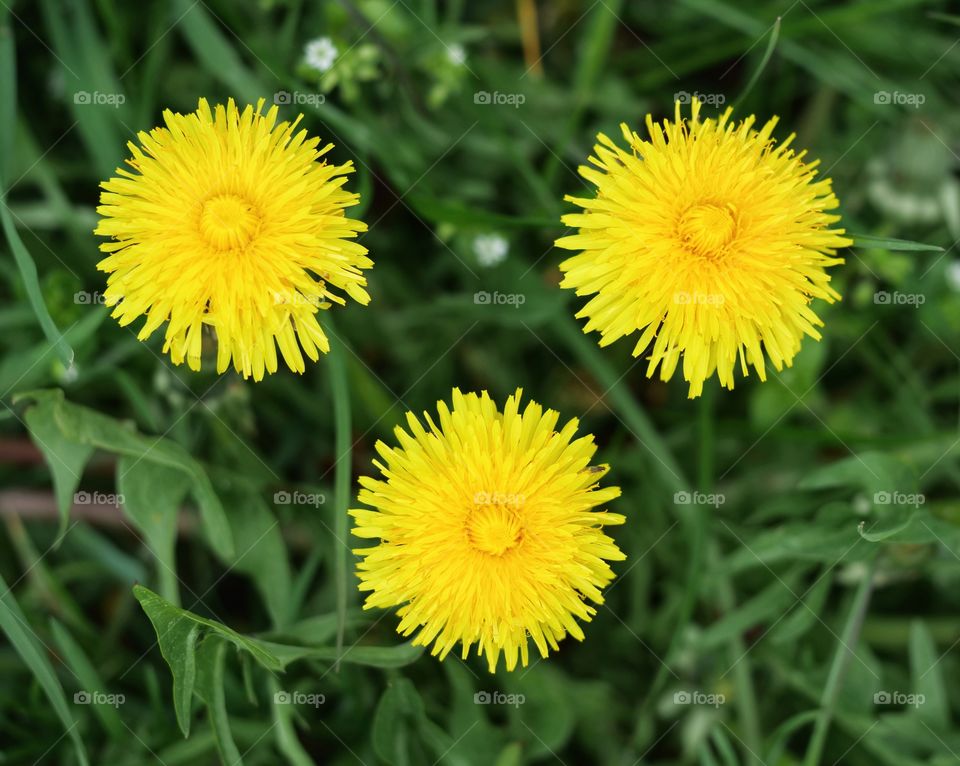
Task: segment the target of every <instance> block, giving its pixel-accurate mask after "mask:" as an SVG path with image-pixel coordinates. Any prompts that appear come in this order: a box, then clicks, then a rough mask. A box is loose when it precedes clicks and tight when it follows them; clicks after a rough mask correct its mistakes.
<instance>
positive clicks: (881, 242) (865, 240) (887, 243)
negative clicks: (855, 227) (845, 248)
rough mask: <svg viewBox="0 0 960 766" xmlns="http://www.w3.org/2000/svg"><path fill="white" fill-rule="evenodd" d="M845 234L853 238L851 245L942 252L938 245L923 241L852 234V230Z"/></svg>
mask: <svg viewBox="0 0 960 766" xmlns="http://www.w3.org/2000/svg"><path fill="white" fill-rule="evenodd" d="M847 236H848V237H850V238H851V239H853V247H879V248H882V249H884V250H915V251H921V250H922V251H930V252H934V253H942V252H943V248H942V247H940V246H939V245H927V244H924V243H923V242H911V241H909V240H906V239H890V238H888V237H873V236H870V235H869V234H854V233H852V232H848V233H847Z"/></svg>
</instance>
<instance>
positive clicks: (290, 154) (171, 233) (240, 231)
mask: <svg viewBox="0 0 960 766" xmlns="http://www.w3.org/2000/svg"><path fill="white" fill-rule="evenodd" d="M263 103H264V102H263V100H262V99H261V100H260V101H259V102H258V103H257V106H256V109H254V108H253V107H251V106H247V107H246V108H245V109H244V110H243V111H242V112H241V111H240V110H239V109H238V108H237V106H236V105H235V104H234V102H233V99H231V100H230V101H229V102H228V103H227V105H226V106H223V105H217V106H215V107H214V109H213V110H212V111H211V109H210V106H209V105H208V104H207V102H206V100H205V99H200V105H199V107H198V109H197V111H196V112H193V113H191V114H186V115H183V114H175V113H173V112H171V111H169V110H167V111H165V112H164V113H163V119H164V122H165V124H166V127H159V128H154V129H153V130H151V131H150V132H149V133H144V132H141V133H139V134H138V136H137V137H138V139H139V142H140V146H137V145H135V144H133V143H132V142H131V143H129V144H128V147H129V149H130V153H131V155H132V158H131V159H128V160H127V161H126V162H127V164H128V165H129V166H130V168H132V170H128V169H125V168H118V169H117V177H114V178H111V179H110V180H109V181H106V182H104V183H103V184H101V186H102V189H103V191H102V192H101V195H100V206H99V207H98V208H97V212H98V213H99V214H100V215H101V216H103V217H102V219H101V220H100V222H99V225H98V226H97V229H96V232H95V233H96V234H99V235H101V236H104V237H110V241H108V242H104V243H102V244H101V245H100V249H101V250H103V251H104V252H105V253H109V255H108V256H107V257H106V258H104V259H103V260H102V261H100V263H99V264H98V265H97V268H99V269H100V270H101V271H105V272H108V273H109V275H110V276H109V277H108V278H107V288H106V291H105V292H104V300H105V302H106V304H107V305H108V306H115V308H114V310H113V316H114V317H116V318H117V319H118V320H119V322H120V324H121V325H124V326H126V325H128V324H130V323H131V322H133V321H134V320H135V319H137V318H138V317H140V316H141V315H142V316H144V317H145V322H144V324H143V327H142V329H141V330H140V332H139V335H138V337H139V339H140V340H146V339H147V338H148V337H149V336H150V335H151V334H152V333H153V332H154V331H155V330H156V329H157V328H158V327H160V325H162V324H164V323H165V322H166V323H167V327H166V334H165V343H164V347H163V350H164V353H169V354H170V358H171V359H172V360H173V362H174V363H176V364H182V363H183V362H184V360H186V362H187V364H188V365H189V366H190V368H191V369H193V370H199V369H200V356H201V341H202V336H203V328H204V325H206V326H207V327H208V328H210V329H212V330H213V331H214V333H215V337H216V344H217V372H223V371H225V370H226V369H227V367H228V366H229V365H230V363H231V360H232V362H233V366H234V368H235V369H236V370H237V371H238V372H240V373H241V374H242V375H243V376H244V377H245V378H247V377H250V376H251V375H252V376H253V378H254V379H255V380H260V379H262V378H263V375H264V372H270V373H273V372H276V369H277V347H279V348H280V353H281V355H282V356H283V359H284V361H285V362H286V363H287V365H288V366H289V367H290V368H291V369H292V370H295V371H296V372H303V371H304V369H305V366H304V359H303V354H302V353H301V351H300V349H301V347H302V349H303V352H304V353H306V355H307V356H308V357H309V358H310V359H312V360H313V361H316V360H317V359H318V358H319V354H318V351H321V352H324V353H325V352H327V351H328V350H329V347H330V346H329V342H328V340H327V337H326V335H325V334H324V332H323V330H322V329H321V327H320V324H319V322H318V321H317V312H318V311H319V310H320V309H325V308H328V307H329V306H330V305H331V303H339V304H343V303H344V302H345V299H344V297H343V296H341V295H340V294H338V293H337V292H335V290H336V291H342V292H343V293H345V294H346V295H348V296H350V297H351V298H353V299H354V300H356V301H358V302H359V303H361V304H366V303H368V302H369V300H370V297H369V295H368V294H367V292H366V290H364V286H365V285H366V279H365V278H364V276H363V273H362V272H363V269H367V268H370V267H371V266H372V265H373V262H372V261H371V260H370V259H369V258H367V256H366V252H367V251H366V248H364V247H362V246H361V245H359V244H358V243H357V242H355V241H352V240H353V238H355V237H356V236H357V234H358V233H359V232H361V231H364V230H365V228H366V226H365V224H363V223H362V222H360V221H354V220H351V219H349V218H347V217H346V216H345V214H344V208H347V207H350V206H351V205H355V204H356V203H357V201H358V200H359V197H358V195H356V194H351V193H348V192H346V191H344V189H343V184H344V182H345V181H346V174H348V173H351V172H353V166H352V163H350V162H347V163H345V164H343V165H332V164H328V163H327V162H326V161H319V162H318V160H319V159H320V158H321V157H323V155H325V154H326V153H327V152H328V151H329V150H330V149H331V148H332V147H333V145H332V144H327V145H326V146H322V147H321V146H320V141H319V139H317V138H307V132H306V131H305V130H301V131H299V132H297V133H295V132H294V131H295V130H296V127H297V124H298V123H299V122H300V119H301V118H302V116H303V115H300V116H299V117H297V119H296V120H294V121H293V122H279V123H278V122H277V107H275V106H274V107H271V109H270V110H269V111H268V112H267V113H266V114H263Z"/></svg>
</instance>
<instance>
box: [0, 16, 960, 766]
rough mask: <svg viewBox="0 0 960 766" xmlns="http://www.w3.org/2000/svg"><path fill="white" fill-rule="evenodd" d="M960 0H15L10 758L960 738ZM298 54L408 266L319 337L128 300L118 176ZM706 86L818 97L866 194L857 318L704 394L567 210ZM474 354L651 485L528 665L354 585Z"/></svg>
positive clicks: (807, 99)
mask: <svg viewBox="0 0 960 766" xmlns="http://www.w3.org/2000/svg"><path fill="white" fill-rule="evenodd" d="M531 9H532V10H535V11H536V12H537V17H536V18H533V17H531V16H530V11H531ZM953 10H954V9H953V8H951V7H950V5H949V4H948V3H946V2H942V1H941V0H924V1H923V2H921V0H876V1H870V2H868V1H867V0H856V1H851V2H840V3H838V2H828V1H827V0H807V1H806V2H802V3H799V4H794V5H790V3H785V2H782V3H781V2H772V1H771V0H747V1H745V2H740V3H733V2H729V1H728V0H682V1H681V2H676V3H652V2H649V3H627V2H619V0H618V1H614V0H604V1H603V2H600V3H597V4H594V5H591V4H589V3H585V4H578V3H573V2H570V1H569V0H559V2H552V3H535V2H527V0H521V1H520V2H517V3H506V2H503V3H488V2H481V3H477V4H468V3H464V2H460V1H459V0H454V2H447V3H437V2H433V1H432V0H403V2H400V3H392V2H390V0H345V1H344V2H313V3H308V2H303V0H243V1H242V2H234V1H232V0H206V1H205V2H199V3H193V2H191V0H175V2H171V3H146V4H143V3H141V4H137V3H125V2H119V0H96V2H93V1H92V0H41V2H39V3H26V2H19V3H13V2H9V3H7V4H0V192H2V201H0V202H2V204H0V225H2V229H3V236H2V240H0V241H2V244H0V258H3V259H4V264H5V268H4V269H2V270H0V274H2V278H0V293H2V297H3V300H2V303H0V402H2V404H3V407H0V430H2V433H0V477H2V481H0V518H2V519H3V521H4V525H3V526H2V532H0V671H2V674H3V678H4V683H3V684H0V763H4V764H7V763H9V764H20V763H23V764H38V763H42V764H47V763H50V764H69V765H70V766H76V765H77V764H87V763H94V764H101V763H104V764H117V765H118V766H141V764H142V765H144V766H145V765H146V764H154V763H157V762H161V763H164V764H167V766H175V765H176V766H201V764H202V765H203V766H206V765H207V764H211V763H217V762H220V763H224V764H241V763H242V764H247V765H248V766H260V765H264V766H265V765H267V764H269V766H274V765H275V764H278V763H288V764H292V765H293V766H308V765H309V764H313V763H329V764H334V765H339V764H354V763H357V762H361V763H364V764H369V766H374V764H396V765H398V766H401V765H402V766H405V765H407V764H410V765H411V766H414V765H415V764H448V765H453V766H486V765H487V764H496V766H520V764H542V763H543V764H545V763H552V762H563V763H567V764H578V763H591V764H594V763H596V764H611V765H615V766H619V765H620V764H623V765H625V766H629V765H631V764H639V763H648V764H654V763H656V764H703V766H714V765H716V766H735V765H736V766H739V765H740V764H759V763H766V764H769V765H770V766H774V765H775V764H777V765H780V764H783V765H786V764H799V763H807V764H813V763H824V764H833V763H844V764H852V765H853V766H867V765H869V766H874V764H888V765H889V766H904V765H906V766H913V765H915V764H935V765H939V764H947V763H953V762H955V760H956V755H955V754H956V753H957V752H960V727H958V725H957V721H956V720H955V719H954V716H957V715H958V713H960V698H958V696H957V693H956V691H955V689H954V687H953V685H952V684H951V679H953V678H954V677H956V674H957V672H958V671H960V667H958V659H957V651H958V650H957V639H958V637H960V618H958V617H957V616H956V615H957V614H958V610H960V596H958V592H960V589H958V587H957V585H958V583H960V497H958V495H957V487H958V486H960V441H958V436H960V434H958V416H957V412H958V406H960V405H958V396H960V370H958V355H960V346H958V344H957V341H956V339H957V338H958V337H960V260H958V257H957V254H956V251H955V248H953V244H954V243H955V242H956V241H957V240H958V239H960V187H958V184H957V179H956V170H957V164H958V160H957V157H956V155H955V153H954V152H955V149H956V146H958V145H960V120H958V118H957V114H956V108H955V102H956V98H955V91H956V82H957V79H958V77H960V46H956V45H955V42H956V31H957V30H956V25H957V23H958V17H957V16H956V15H955V14H954V13H953ZM320 37H328V38H329V39H330V42H331V44H332V45H333V46H335V47H336V49H337V56H336V58H335V60H334V61H333V62H332V63H331V66H330V67H329V68H328V69H326V70H325V71H322V72H321V71H318V70H317V69H315V68H311V66H309V62H308V61H307V60H306V57H305V46H306V44H307V43H308V42H310V41H311V40H314V39H316V38H320ZM531 41H533V43H538V45H539V53H537V52H534V51H535V50H536V45H534V46H533V47H531ZM525 46H526V47H525ZM283 93H287V94H297V98H298V99H299V101H298V103H295V104H283V103H281V104H280V113H281V116H282V118H283V119H290V118H292V117H294V116H295V115H296V113H297V112H299V111H302V112H304V115H305V116H304V120H303V122H302V125H303V127H304V128H306V129H307V130H308V132H309V133H310V134H311V135H318V136H319V137H320V138H321V140H322V141H324V142H326V141H328V140H329V141H331V142H332V143H334V144H335V145H336V146H335V148H334V150H333V151H332V152H331V153H330V155H329V156H330V158H331V160H332V161H336V162H345V161H348V160H350V161H352V162H353V163H354V165H355V167H356V171H357V172H356V174H355V175H353V176H351V177H350V178H349V180H348V181H347V186H348V188H349V189H350V190H352V191H359V192H360V193H361V196H362V202H361V205H359V206H358V207H356V208H353V209H352V210H351V214H352V215H355V216H357V217H362V218H363V220H365V221H366V222H367V223H368V224H369V227H370V228H369V231H368V232H367V233H365V234H364V235H363V240H362V241H363V243H364V244H365V245H366V246H367V247H368V248H369V250H370V252H371V256H372V258H373V259H374V261H375V262H376V266H375V268H374V269H373V270H372V272H371V274H370V286H369V287H370V293H371V295H372V298H373V299H372V302H371V304H370V306H368V307H366V308H364V307H360V306H351V307H349V308H347V309H337V308H335V309H334V310H332V311H331V312H330V314H331V318H332V319H334V320H335V322H336V324H335V325H334V324H332V323H330V322H325V329H326V330H327V332H328V333H329V335H330V337H331V343H332V346H333V348H332V350H331V353H330V354H329V355H328V356H326V357H325V358H323V359H321V360H320V362H319V363H317V364H315V365H312V366H310V367H309V368H308V369H307V371H306V373H305V374H304V375H302V376H296V375H293V374H291V373H289V372H288V371H285V370H284V371H281V372H279V373H278V374H276V375H273V376H270V377H269V378H268V379H267V380H265V381H263V382H261V383H253V382H249V381H243V380H241V379H240V378H239V377H238V376H236V375H235V374H234V373H232V372H229V373H227V374H225V375H222V376H217V375H215V374H214V373H212V372H211V371H210V370H211V367H210V366H209V365H208V364H207V362H208V361H209V357H206V358H205V359H204V371H203V372H201V373H193V372H190V371H189V370H187V369H185V368H177V367H174V366H173V365H171V363H170V361H169V357H168V356H166V355H165V354H164V352H163V341H162V339H161V338H160V336H159V335H157V336H156V337H154V338H151V339H150V340H148V341H147V342H140V341H138V340H137V338H136V334H137V332H138V330H139V327H138V326H130V327H120V326H119V325H118V324H117V322H115V321H114V320H113V319H111V318H109V317H108V314H109V310H108V309H106V308H105V307H103V306H102V305H100V304H101V303H102V299H101V296H102V293H103V290H104V287H105V284H104V275H103V273H102V272H98V271H97V270H96V263H97V261H98V260H99V258H100V256H101V253H100V252H99V251H98V249H97V247H98V242H97V239H98V238H97V237H95V236H94V235H93V234H92V230H93V228H94V226H95V225H96V221H97V217H98V216H97V213H96V207H97V205H98V195H99V187H98V185H99V183H100V182H101V181H103V180H105V179H106V178H108V177H110V176H111V175H113V174H114V173H115V169H116V168H117V166H118V165H119V164H120V163H121V162H122V161H123V158H124V156H126V142H127V141H131V140H135V138H136V134H137V133H138V132H139V131H148V130H150V129H151V128H152V127H154V126H156V125H159V124H161V123H162V112H163V110H164V109H173V110H175V111H181V112H185V111H189V110H192V109H194V108H195V107H196V102H197V99H198V98H199V97H201V96H203V97H206V98H208V99H210V100H211V101H224V100H226V99H227V98H228V97H234V98H236V99H237V100H238V101H241V102H254V103H255V102H256V101H257V100H259V99H264V100H265V101H266V103H267V105H272V104H274V103H275V101H277V100H279V101H282V99H279V95H280V94H283ZM484 93H486V94H492V93H499V94H502V95H507V96H510V97H511V98H512V100H511V101H510V103H501V104H497V103H490V102H488V103H485V102H484V99H483V98H482V95H483V94H484ZM683 93H687V94H693V93H700V94H703V95H706V96H712V97H713V98H712V101H713V102H715V103H712V104H706V105H704V110H705V111H706V112H710V110H714V111H715V110H717V109H721V108H725V107H726V106H733V107H734V108H735V115H748V114H751V113H752V114H755V115H756V116H757V119H758V121H760V122H763V121H765V120H766V118H768V117H770V116H772V115H774V114H777V115H779V116H780V118H781V120H780V123H779V125H778V127H777V129H776V131H775V135H776V137H777V138H778V139H783V138H785V137H786V136H787V135H789V134H790V133H791V132H794V131H795V132H796V133H797V138H796V140H795V145H796V146H797V148H805V149H807V150H809V157H810V158H818V159H819V160H820V161H821V165H820V168H821V170H822V172H823V173H824V174H825V175H828V176H829V177H831V178H832V180H833V187H834V189H835V190H836V193H837V196H838V198H839V200H840V203H841V207H840V209H839V211H836V212H838V213H839V214H840V215H841V216H842V225H843V227H844V228H845V229H846V231H848V232H855V233H851V234H850V236H851V237H852V238H853V239H854V242H855V244H854V246H853V247H852V248H850V249H848V250H846V251H845V252H843V253H841V255H842V256H843V257H844V259H845V263H844V265H843V266H841V267H837V268H836V269H834V270H833V272H832V273H833V278H834V282H833V284H834V286H835V287H836V288H837V290H838V291H839V292H840V293H841V294H842V296H843V300H842V301H841V302H839V303H837V304H835V305H833V306H829V307H822V306H818V307H817V309H818V312H819V313H820V314H821V316H822V317H823V319H824V326H823V327H822V328H819V329H820V332H821V333H822V335H823V340H822V341H821V342H820V343H816V342H814V341H812V340H810V339H808V340H807V341H806V342H805V343H804V347H803V350H802V351H801V353H800V354H799V355H798V356H797V358H796V359H795V361H794V364H793V366H792V367H791V368H789V369H784V370H781V371H776V370H773V369H768V380H767V381H766V382H764V383H761V382H760V381H758V380H757V377H756V375H753V374H752V375H751V376H750V377H749V378H746V379H738V380H737V385H736V389H735V390H734V391H732V392H731V391H721V390H719V389H718V388H717V386H716V381H711V382H710V385H708V387H707V390H706V392H705V396H704V397H703V399H702V400H700V401H696V402H691V401H689V400H687V399H686V386H685V385H684V384H683V382H682V381H679V380H673V381H670V382H666V383H665V382H663V381H660V380H657V379H655V378H647V377H645V370H646V364H645V360H643V359H633V358H632V357H631V356H630V350H631V343H630V341H629V340H626V341H620V342H618V343H615V344H613V345H612V346H610V347H607V348H600V347H599V346H598V345H597V343H596V341H597V336H596V335H595V334H591V335H584V334H583V332H582V320H578V319H575V318H574V314H575V312H576V311H577V310H578V309H579V308H581V307H582V305H583V298H582V297H577V296H573V295H570V294H569V292H568V291H563V290H560V289H559V288H558V282H559V273H558V269H557V265H558V263H559V262H560V260H561V259H562V258H564V257H566V255H567V254H566V253H559V252H558V251H557V250H556V249H555V248H553V246H552V243H553V241H554V239H556V238H557V237H559V236H562V235H563V234H564V233H565V232H564V227H563V226H562V225H561V223H560V216H561V215H562V214H563V213H564V212H569V211H570V209H571V208H570V206H569V205H567V204H566V203H564V202H563V198H564V195H566V194H573V195H583V194H588V193H590V192H589V191H588V187H587V186H586V185H585V184H584V181H583V179H582V178H581V177H580V176H579V175H578V173H577V167H578V166H579V165H583V164H585V162H586V158H587V156H588V155H589V153H590V151H591V147H592V146H593V144H594V143H595V136H596V134H597V133H598V132H604V133H606V134H608V135H611V136H615V135H617V134H618V130H619V128H618V126H619V124H620V123H621V122H624V121H625V122H627V123H628V124H630V125H631V126H632V127H634V128H635V129H637V130H638V131H640V132H641V133H642V131H643V126H642V122H643V119H644V116H645V115H646V114H647V113H648V112H649V113H651V114H653V115H654V117H655V118H659V117H661V116H663V115H666V114H670V113H672V111H673V106H672V105H673V100H674V97H675V95H677V94H683ZM97 94H99V100H98V96H97ZM884 94H886V95H884ZM519 96H522V97H523V99H522V101H521V100H520V99H519V98H518V97H519ZM918 96H922V97H923V99H922V103H917V102H918V100H919V99H918V98H917V97H918ZM721 101H722V103H720V102H721ZM188 214H189V211H184V215H185V216H187V215H188ZM491 237H492V238H493V239H492V240H491ZM491 241H493V242H494V243H495V244H496V246H497V247H500V246H503V247H505V248H506V251H507V252H506V257H504V258H502V259H501V260H499V261H497V259H496V258H493V259H490V258H489V257H484V255H483V253H484V244H483V243H486V246H487V247H489V246H490V242H491ZM495 293H499V294H500V295H504V296H512V298H513V299H512V300H511V301H509V302H505V303H496V302H493V301H490V302H486V301H484V300H483V299H482V296H483V294H487V295H488V296H489V295H493V294H495ZM520 297H522V300H519V299H518V298H520ZM325 319H327V318H326V317H325ZM160 334H162V332H161V333H160ZM207 353H208V350H205V354H207ZM453 386H458V387H460V388H462V389H465V390H467V389H481V388H485V389H487V390H489V391H490V392H491V394H492V395H493V396H494V397H495V398H496V399H498V400H501V401H502V400H503V398H504V397H505V396H506V395H508V394H509V393H512V392H513V390H514V389H515V388H517V387H518V386H522V387H523V388H524V389H525V393H526V394H527V395H529V396H531V397H533V398H535V399H536V400H537V401H540V402H542V403H543V404H545V405H547V406H550V407H553V408H555V409H558V410H560V411H561V413H563V415H564V416H568V417H574V416H575V417H578V418H580V419H581V428H582V431H583V432H584V433H593V434H595V435H596V438H597V442H598V444H599V445H600V454H599V455H598V461H599V462H603V463H609V464H610V465H611V473H610V479H611V482H612V483H615V484H618V485H619V486H621V487H622V488H623V495H622V497H621V498H619V499H618V500H617V501H615V504H614V505H612V506H611V510H614V511H616V512H619V513H623V514H625V515H626V516H627V524H625V525H624V526H623V527H618V528H617V529H616V530H615V532H614V535H615V537H616V539H617V542H618V544H619V545H620V547H621V548H622V549H623V550H624V551H625V552H626V553H627V555H628V558H627V560H626V561H625V562H622V563H619V564H617V565H616V566H615V572H616V575H617V579H616V580H615V581H614V582H613V583H612V584H611V585H610V586H609V588H608V589H607V591H606V592H605V598H606V602H605V603H604V604H603V605H600V606H598V607H597V614H596V616H595V617H594V619H593V620H592V622H591V623H590V624H588V625H585V626H584V631H585V634H586V638H585V640H584V642H583V643H578V642H576V641H575V640H573V639H567V640H566V641H564V642H563V643H562V644H561V647H560V651H559V652H557V653H555V654H553V655H551V657H550V658H549V659H547V660H540V659H538V658H537V657H533V658H531V663H530V666H529V667H527V668H524V669H518V670H517V671H516V672H514V673H507V672H505V671H502V670H501V671H500V672H498V673H497V674H496V675H491V674H490V673H489V672H488V671H487V668H486V665H485V663H483V662H482V661H480V660H478V658H476V657H473V656H471V657H468V658H463V659H461V658H460V657H459V656H457V653H456V651H454V652H452V653H451V655H450V656H449V657H447V658H446V659H445V660H444V661H443V662H442V663H441V662H440V661H438V660H437V659H436V658H434V657H431V656H430V655H429V652H426V651H424V648H423V647H420V646H414V645H413V644H412V642H411V640H410V639H411V638H412V637H401V636H398V635H397V633H396V627H397V625H398V623H399V618H398V617H397V616H396V614H394V613H392V612H384V611H381V610H363V609H362V608H361V601H362V597H363V594H361V593H359V592H358V591H357V589H356V582H357V581H356V578H355V576H354V574H353V569H354V566H355V563H356V558H355V556H354V555H353V553H352V551H351V549H352V548H353V547H355V546H356V545H358V542H357V541H356V540H355V539H351V537H350V534H349V518H348V516H347V513H346V512H347V509H348V508H349V507H351V506H352V505H353V504H354V503H355V502H356V500H355V497H356V490H357V484H356V478H357V476H358V475H362V474H370V473H371V472H372V470H373V468H372V460H373V459H374V458H375V454H376V453H375V444H376V441H377V440H378V439H384V440H388V439H389V438H390V436H391V433H392V429H393V427H394V426H396V425H397V424H399V423H401V422H402V418H403V414H404V412H405V411H407V410H412V411H415V412H419V411H421V410H424V409H432V408H433V406H434V405H435V402H436V401H437V400H438V399H441V398H447V397H448V396H449V392H450V389H451V388H452V387H453ZM691 498H701V499H705V500H706V499H708V498H712V500H706V501H705V502H699V501H695V502H687V500H690V499H691ZM425 576H428V575H427V574H426V573H425ZM8 584H9V585H8Z"/></svg>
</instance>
